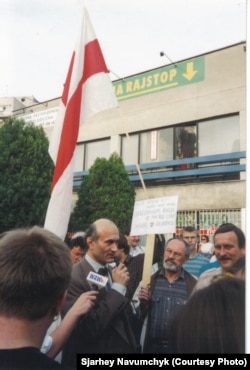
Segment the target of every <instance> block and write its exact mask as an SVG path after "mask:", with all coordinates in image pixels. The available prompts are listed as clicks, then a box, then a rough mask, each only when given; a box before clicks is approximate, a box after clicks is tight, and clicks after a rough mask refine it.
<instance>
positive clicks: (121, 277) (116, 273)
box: [112, 263, 130, 286]
mask: <svg viewBox="0 0 250 370" xmlns="http://www.w3.org/2000/svg"><path fill="white" fill-rule="evenodd" d="M112 279H113V282H114V283H118V284H121V285H124V286H126V285H127V283H128V281H129V279H130V276H129V272H128V269H127V267H126V266H125V265H124V264H123V263H119V265H118V266H116V267H114V268H113V270H112Z"/></svg>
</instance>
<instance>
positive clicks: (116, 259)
mask: <svg viewBox="0 0 250 370" xmlns="http://www.w3.org/2000/svg"><path fill="white" fill-rule="evenodd" d="M114 263H115V264H116V266H118V265H119V263H120V260H119V257H117V256H114Z"/></svg>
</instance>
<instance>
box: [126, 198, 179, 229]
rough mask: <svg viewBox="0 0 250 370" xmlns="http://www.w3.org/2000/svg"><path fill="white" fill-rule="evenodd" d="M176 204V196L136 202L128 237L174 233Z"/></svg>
mask: <svg viewBox="0 0 250 370" xmlns="http://www.w3.org/2000/svg"><path fill="white" fill-rule="evenodd" d="M177 203H178V196H177V195H174V196H170V197H164V198H155V199H146V200H140V201H136V202H135V205H134V211H133V217H132V226H131V230H130V235H148V234H168V233H175V231H176V215H177Z"/></svg>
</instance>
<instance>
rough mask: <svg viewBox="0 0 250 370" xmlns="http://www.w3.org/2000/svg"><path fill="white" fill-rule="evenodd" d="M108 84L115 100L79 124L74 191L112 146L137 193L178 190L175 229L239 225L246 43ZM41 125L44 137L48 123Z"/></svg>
mask: <svg viewBox="0 0 250 370" xmlns="http://www.w3.org/2000/svg"><path fill="white" fill-rule="evenodd" d="M113 85H114V89H115V92H116V95H117V99H118V103H119V107H118V108H117V109H110V110H108V111H104V112H101V113H99V114H97V115H95V116H93V117H92V118H91V119H89V120H88V121H87V122H86V124H84V125H83V126H81V127H80V132H79V136H78V143H77V147H76V152H75V181H74V191H76V190H77V188H78V186H79V185H80V182H81V181H82V179H83V178H84V176H85V175H86V174H87V173H88V170H89V168H90V167H91V166H92V164H93V163H94V161H95V159H96V158H97V157H105V158H108V157H109V156H110V154H111V153H113V152H117V153H118V154H120V155H121V157H122V159H123V162H124V164H125V166H126V168H127V171H128V174H129V176H130V179H131V181H132V182H133V183H134V185H135V188H136V200H143V199H148V198H159V197H167V196H171V195H177V196H178V215H177V230H176V233H177V234H179V232H180V229H181V228H182V227H183V226H185V225H194V226H196V227H198V228H199V230H200V233H204V234H209V235H212V234H213V232H214V230H215V229H216V227H218V225H220V224H221V223H222V222H233V223H235V224H237V225H238V226H239V227H241V228H242V229H243V230H244V229H245V204H246V176H245V169H246V43H245V42H242V43H239V44H235V45H231V46H229V47H225V48H223V49H219V50H215V51H213V52H209V53H207V54H203V55H199V56H196V57H193V58H190V59H186V60H183V61H179V62H176V63H174V64H171V65H166V66H164V67H160V68H157V69H154V70H150V71H146V72H143V73H140V74H137V75H133V76H129V77H126V78H124V79H120V80H117V81H114V82H113ZM58 102H59V99H58V100H55V101H53V106H52V107H51V108H50V109H56V105H58ZM48 108H49V107H47V110H48ZM41 111H44V114H45V111H46V109H45V107H44V106H42V107H41ZM23 117H25V115H23ZM44 129H45V131H46V133H47V135H48V137H49V136H50V134H51V131H52V129H53V124H49V125H47V126H44ZM74 199H75V197H74Z"/></svg>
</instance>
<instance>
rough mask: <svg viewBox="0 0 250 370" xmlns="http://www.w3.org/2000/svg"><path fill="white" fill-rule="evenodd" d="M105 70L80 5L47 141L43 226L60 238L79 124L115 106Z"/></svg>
mask: <svg viewBox="0 0 250 370" xmlns="http://www.w3.org/2000/svg"><path fill="white" fill-rule="evenodd" d="M108 72H109V71H108V69H107V67H106V63H105V60H104V58H103V55H102V51H101V48H100V45H99V42H98V40H97V38H96V36H95V32H94V29H93V26H92V24H91V20H90V18H89V15H88V12H87V10H86V9H84V14H83V19H82V24H81V30H80V33H79V37H78V40H77V43H76V48H75V50H74V52H73V55H72V58H71V62H70V66H69V70H68V74H67V78H66V82H65V85H64V90H63V95H62V98H61V101H60V105H59V111H58V115H57V119H56V122H55V127H54V131H53V133H52V137H51V140H50V145H49V153H50V156H51V158H52V160H53V162H54V164H55V169H54V175H53V181H52V187H51V197H50V201H49V205H48V208H47V214H46V219H45V224H44V228H46V229H48V230H50V231H52V232H54V233H55V234H56V235H58V236H59V237H60V238H61V239H64V238H65V236H66V233H67V228H68V222H69V218H70V213H71V203H72V190H73V171H74V165H73V158H74V151H75V147H76V143H77V137H78V131H79V126H80V124H83V123H84V122H85V121H86V120H87V119H88V118H89V117H90V116H92V115H93V114H95V113H98V112H100V111H102V110H106V109H109V108H113V107H117V106H118V103H117V99H116V96H115V92H114V89H113V86H112V82H111V80H110V78H109V75H108Z"/></svg>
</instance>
